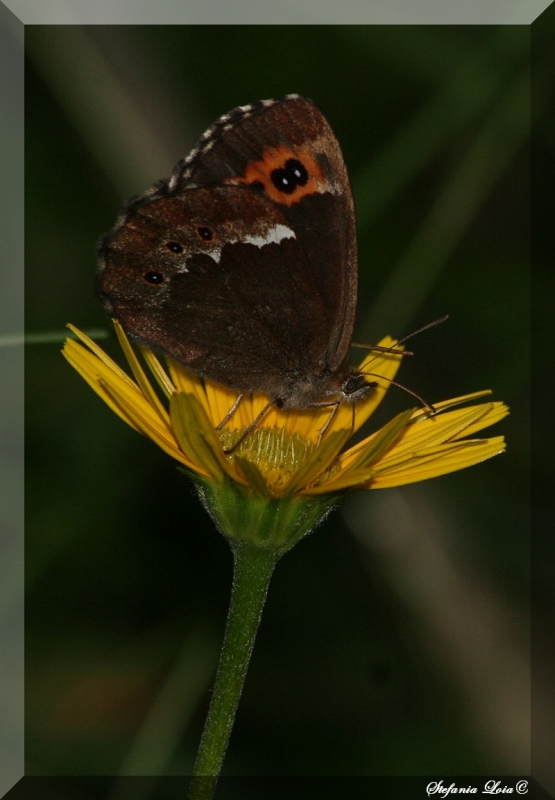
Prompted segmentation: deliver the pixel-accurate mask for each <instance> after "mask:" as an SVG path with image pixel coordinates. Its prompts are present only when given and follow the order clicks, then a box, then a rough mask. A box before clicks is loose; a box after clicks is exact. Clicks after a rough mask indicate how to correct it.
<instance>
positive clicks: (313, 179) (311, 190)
mask: <svg viewBox="0 0 555 800" xmlns="http://www.w3.org/2000/svg"><path fill="white" fill-rule="evenodd" d="M289 159H296V160H297V161H300V162H301V164H302V165H303V167H304V168H305V169H306V171H307V173H308V180H307V182H306V183H305V184H304V186H301V185H298V186H296V187H295V189H294V191H293V192H291V193H287V192H284V191H282V190H281V189H279V188H278V187H277V186H276V185H275V184H274V183H273V181H272V172H273V171H274V170H276V169H282V168H283V167H285V165H286V163H287V161H288V160H289ZM226 183H261V184H262V185H263V186H264V191H265V193H266V195H267V196H268V197H269V198H270V199H271V200H273V201H274V202H275V203H281V205H285V206H292V205H294V204H295V203H298V202H299V200H301V199H302V198H303V197H304V196H305V195H307V194H320V193H323V192H326V191H329V185H328V182H327V180H326V178H325V177H324V175H323V173H322V170H321V168H320V166H319V164H318V162H317V161H316V159H315V158H314V155H313V154H312V153H311V152H310V150H308V149H306V148H302V147H299V148H295V149H294V150H293V149H291V148H290V147H287V146H286V145H281V146H280V147H269V148H268V149H267V150H265V151H264V154H263V157H262V158H261V159H260V161H251V162H249V163H248V164H247V168H246V170H245V174H244V175H242V176H240V177H239V176H237V177H233V178H228V179H227V181H226Z"/></svg>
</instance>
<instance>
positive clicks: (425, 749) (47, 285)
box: [26, 26, 547, 775]
mask: <svg viewBox="0 0 555 800" xmlns="http://www.w3.org/2000/svg"><path fill="white" fill-rule="evenodd" d="M77 37H78V38H77ZM530 38H531V37H530V29H529V28H527V27H518V26H513V27H510V26H509V27H479V26H475V27H440V26H438V27H403V26H399V27H350V26H345V27H326V26H321V27H314V26H306V27H296V26H293V27H285V26H283V27H217V26H216V27H195V26H191V27H177V26H172V27H165V26H159V27H124V26H122V27H101V26H98V27H87V28H77V29H76V28H71V27H67V28H60V27H28V28H27V29H26V40H27V52H28V66H27V101H26V102H27V105H26V125H27V139H26V159H27V162H26V201H27V240H26V253H27V272H26V276H27V278H26V280H27V330H28V333H33V334H50V333H53V334H56V333H57V332H61V331H62V330H63V327H64V325H65V323H66V322H72V323H74V324H76V325H77V326H79V327H81V328H85V329H89V328H95V329H98V328H104V329H105V330H108V326H107V322H106V318H105V315H104V312H103V310H102V308H101V305H100V303H99V302H98V300H97V299H96V298H95V296H94V292H93V288H92V283H93V275H94V271H95V244H96V241H97V240H98V238H99V236H100V235H101V234H102V233H103V232H105V231H106V230H107V229H108V228H110V227H111V226H112V225H113V223H114V221H115V218H116V215H117V212H118V208H119V206H120V204H121V202H122V201H123V200H124V199H125V198H126V197H127V196H129V195H130V194H133V193H136V192H140V191H143V190H144V189H146V188H147V186H148V185H149V184H150V183H152V182H154V180H156V179H157V178H160V177H166V176H167V175H168V174H169V173H170V171H171V169H172V167H173V165H174V163H175V162H176V161H177V160H178V159H179V158H181V157H182V156H183V155H185V154H186V152H187V151H188V150H189V148H190V147H192V146H193V144H194V143H195V140H196V138H197V137H198V136H199V135H200V134H201V133H202V131H203V130H204V128H205V127H207V126H208V125H209V124H210V123H211V122H212V121H213V120H214V119H215V118H216V117H217V116H219V115H220V114H222V113H224V112H226V111H228V110H229V109H231V108H232V107H233V106H235V105H237V104H243V103H248V102H252V101H254V100H257V99H261V98H265V97H272V96H276V95H281V94H284V93H288V92H299V93H302V94H305V95H307V96H309V97H311V98H312V99H313V100H314V101H315V102H316V103H317V104H318V105H319V106H320V108H321V109H322V111H323V112H324V113H325V115H326V116H327V117H328V119H329V121H330V123H331V125H332V127H333V128H334V130H335V132H336V135H337V137H338V139H339V141H340V143H341V146H342V149H343V152H344V156H345V160H346V163H347V166H348V169H349V172H350V175H351V178H352V183H353V189H354V194H355V203H356V205H357V209H358V225H359V252H360V288H359V316H358V325H357V330H356V333H355V336H356V338H357V339H358V340H364V341H368V342H373V341H376V340H377V339H379V338H380V337H381V336H383V335H385V334H392V335H395V336H400V335H404V334H406V333H408V332H410V331H411V330H413V329H415V328H417V327H419V326H421V325H423V324H425V323H427V322H430V321H431V320H433V319H436V318H438V317H440V316H442V315H443V314H445V313H448V314H449V315H450V320H449V321H448V322H447V323H446V324H444V325H442V326H441V327H439V328H436V329H434V330H432V331H429V332H427V333H425V334H422V335H421V336H420V337H418V338H417V339H415V340H414V342H413V347H414V349H415V350H416V353H417V355H416V356H415V358H413V359H411V361H410V362H407V363H406V364H405V365H404V367H403V369H402V371H401V373H400V380H401V381H402V382H403V383H404V384H406V386H408V387H410V388H411V389H413V390H414V391H417V392H419V393H420V394H422V395H423V396H424V397H425V398H426V399H427V400H428V401H430V402H434V401H438V400H442V399H446V398H448V397H454V396H457V395H460V394H464V393H467V392H471V391H475V390H479V389H492V390H493V391H494V397H495V398H496V399H503V400H505V401H506V402H507V403H508V404H509V405H510V407H511V416H510V417H509V418H508V419H506V420H504V421H503V422H502V423H501V424H500V425H499V426H497V429H495V430H493V429H492V434H499V433H503V434H505V435H506V437H507V440H508V450H507V453H506V454H505V455H504V456H501V457H498V458H496V459H494V460H492V461H490V462H488V463H485V464H482V465H479V466H476V467H473V468H472V469H469V470H467V471H464V472H461V473H458V474H455V475H451V476H446V477H443V478H440V479H437V480H436V481H432V482H428V483H425V484H421V485H418V486H411V487H406V488H403V489H400V490H387V491H384V492H376V493H368V494H367V495H366V496H365V497H364V498H363V504H362V506H361V502H362V501H361V500H360V498H357V499H355V500H354V501H353V502H348V503H347V504H346V507H345V508H346V513H345V516H344V515H343V514H342V512H341V511H336V512H334V514H333V515H332V516H331V517H330V519H329V520H328V522H327V523H326V524H325V526H324V527H322V528H321V529H320V530H319V531H318V532H316V533H315V534H314V535H313V536H310V537H308V538H307V539H306V540H305V541H303V542H301V543H300V544H299V545H298V546H297V548H296V549H295V550H293V551H292V552H291V553H290V554H289V555H287V557H286V558H285V559H284V561H283V562H282V563H281V564H280V565H279V566H278V569H277V572H276V574H275V578H274V582H273V585H272V587H271V590H270V595H269V600H268V604H267V608H266V611H265V615H264V618H263V623H262V627H261V630H260V635H259V640H258V643H257V647H256V649H255V653H254V657H253V661H252V665H251V670H250V673H249V676H248V679H247V684H246V689H245V694H244V697H243V701H242V704H241V708H240V711H239V716H238V719H237V724H236V728H235V731H234V733H233V736H232V741H231V745H230V749H229V752H228V758H227V761H226V767H225V769H226V772H227V773H228V774H231V775H233V774H237V775H248V774H260V775H272V774H274V775H299V774H304V775H313V774H316V775H321V774H332V775H346V774H351V775H368V774H370V775H380V774H382V775H383V774H385V775H389V774H390V775H410V774H414V775H426V774H442V773H443V774H456V773H459V774H464V773H466V774H482V773H488V772H491V771H499V772H505V773H510V772H511V770H512V769H514V770H515V771H525V770H526V759H525V756H524V754H523V755H522V760H521V761H519V763H516V762H513V763H508V761H507V755H506V753H505V751H503V748H502V747H501V746H499V747H498V746H497V745H499V742H498V741H497V740H496V734H495V733H494V734H492V735H489V734H488V733H487V732H486V731H487V730H489V723H490V722H491V720H490V718H489V715H491V713H492V712H491V709H490V708H488V707H487V704H484V708H483V710H482V712H480V707H479V705H478V708H476V707H475V705H473V703H474V702H475V694H473V692H474V690H475V689H476V686H477V685H478V686H479V685H480V675H478V676H476V674H474V673H473V672H468V673H467V672H466V671H465V670H466V667H465V658H462V659H458V657H457V655H456V651H455V650H454V649H453V650H450V649H449V646H448V644H446V640H445V639H444V638H438V639H437V640H436V639H434V635H435V634H434V628H433V619H434V618H435V611H434V612H433V613H432V611H431V609H433V608H434V607H433V602H434V601H433V597H432V599H431V600H430V587H437V586H440V587H441V585H442V584H441V581H440V580H439V577H441V576H439V575H438V570H439V571H440V572H441V571H443V569H444V566H445V564H447V565H448V566H449V570H451V571H449V570H448V571H447V572H446V573H445V575H444V580H445V581H446V584H447V585H446V586H445V587H444V588H445V593H444V594H442V593H439V594H438V598H437V604H438V608H437V609H436V610H437V611H438V613H439V612H442V613H444V614H445V615H446V617H445V619H446V623H445V625H446V629H447V630H452V631H454V632H455V634H454V636H453V641H454V642H457V641H459V642H460V643H461V645H460V646H461V652H462V653H466V654H468V648H470V649H472V648H473V647H476V648H479V644H478V636H477V635H476V630H477V629H478V628H479V627H480V625H481V624H482V623H483V624H484V636H485V637H486V638H485V642H486V652H487V641H488V633H489V634H491V630H494V631H498V630H500V629H501V630H503V631H504V632H505V634H506V640H507V643H508V644H507V648H508V649H507V659H509V661H510V659H511V658H514V659H515V665H518V664H519V663H520V661H519V659H521V658H523V659H524V661H526V619H527V597H528V569H529V524H528V489H529V486H528V460H527V459H528V449H527V448H528V384H529V375H528V368H529V365H528V353H529V340H528V336H529V330H528V323H529V286H528V281H529V257H530V254H529V215H530V208H529V155H530V153H529V148H530V145H529V132H530V119H529V113H530V92H529V66H530ZM99 87H100V95H101V96H102V94H103V93H105V97H106V99H105V102H100V103H98V102H97V101H96V100H95V96H96V95H95V91H98V89H99ZM93 90H94V91H93ZM116 90H117V93H116ZM114 96H115V97H117V98H119V100H117V101H116V102H115V104H114V103H113V100H112V99H113V97H114ZM129 107H132V108H134V109H135V110H138V111H139V112H140V113H142V114H143V115H144V120H145V121H146V123H147V124H148V126H150V135H151V136H152V137H153V138H152V139H151V138H148V137H147V136H146V135H145V134H144V131H143V130H142V129H139V128H137V126H136V125H135V124H134V122H133V118H132V117H130V116H129V113H128V108H129ZM153 141H155V142H156V144H157V145H158V147H159V150H160V152H161V153H162V154H163V156H162V157H159V156H158V155H157V156H156V157H155V156H154V149H153V145H152V142H153ZM137 154H138V155H137ZM110 164H112V165H113V166H112V167H110ZM43 339H44V337H43ZM105 344H106V348H107V349H109V351H110V352H111V353H114V354H116V353H117V349H116V348H115V347H114V345H113V342H112V341H111V340H110V341H106V342H105ZM60 345H61V336H60V338H59V339H58V341H55V342H54V343H52V342H48V341H43V342H42V343H40V344H33V345H29V347H28V351H27V410H26V414H27V463H28V483H27V508H28V516H27V518H28V539H27V758H28V772H29V774H54V775H72V774H76V775H78V774H81V775H102V774H104V775H108V774H117V772H118V770H120V769H122V765H123V764H124V763H125V759H126V758H129V757H130V756H129V754H130V752H135V754H137V752H138V751H137V750H135V751H133V750H132V749H131V748H133V747H135V748H137V747H138V744H137V739H136V737H137V735H138V732H139V730H140V729H141V725H142V724H144V721H145V719H146V716H147V714H148V713H149V710H150V711H151V710H152V708H153V703H156V702H157V701H158V702H159V701H160V693H163V697H165V698H166V704H165V705H164V706H163V711H162V712H160V713H161V717H160V719H159V721H158V722H156V724H154V730H155V731H158V732H159V735H154V736H153V737H152V739H147V741H146V744H145V750H144V754H143V756H141V758H140V759H139V761H140V763H141V764H142V765H143V767H144V769H146V770H147V772H148V771H149V769H150V768H151V765H154V764H157V765H158V768H159V769H161V770H162V772H163V773H164V774H169V775H172V774H183V773H187V772H188V771H189V770H190V768H191V764H192V760H193V758H194V753H195V749H196V746H197V743H198V737H199V735H200V730H201V726H202V720H203V715H204V711H205V707H206V703H207V700H208V696H209V694H208V693H209V689H210V685H211V680H212V673H213V669H214V664H215V658H216V655H217V648H218V643H219V641H220V639H221V634H222V628H223V624H224V620H225V614H226V607H227V599H228V594H229V587H230V579H231V556H230V553H229V550H228V547H227V544H226V543H225V541H224V540H223V539H222V538H221V537H220V536H219V534H218V533H216V532H215V530H214V529H213V526H212V524H211V523H210V521H209V519H208V518H207V516H206V515H205V513H204V512H203V511H202V509H201V508H200V505H199V503H198V502H197V500H196V498H195V496H194V494H193V491H192V487H191V485H190V484H189V483H188V482H187V481H186V480H185V479H184V478H183V477H182V476H181V475H180V474H179V473H178V472H177V470H176V465H175V464H174V463H172V462H171V461H170V459H169V458H168V457H166V456H165V455H164V454H163V453H161V452H158V451H157V449H156V447H155V446H154V445H153V444H151V443H150V442H148V441H147V440H145V439H142V438H141V437H140V436H138V435H137V434H136V433H134V432H133V431H132V430H131V429H129V428H126V427H125V426H124V424H123V423H122V422H121V421H120V420H119V419H117V418H116V417H115V416H114V415H113V414H112V413H111V412H110V411H109V410H108V409H107V408H106V407H105V406H104V405H103V404H102V403H101V402H100V400H98V398H97V397H96V396H95V395H94V394H93V393H92V392H91V391H90V389H88V387H87V386H86V385H85V383H84V382H83V381H82V380H81V379H80V378H79V377H78V376H77V374H76V373H74V372H73V371H72V370H71V369H70V367H69V366H68V365H67V364H66V362H65V361H64V360H63V359H62V357H61V356H60V353H59V350H60ZM358 357H359V354H357V353H354V354H353V359H354V360H355V361H356V359H357V358H358ZM384 405H385V408H384V409H383V415H385V416H380V419H384V418H388V417H389V416H391V415H392V414H393V413H395V412H396V411H397V410H398V409H399V408H402V407H406V406H407V405H412V400H411V399H410V398H409V397H408V396H407V395H405V394H404V393H402V392H401V391H399V390H395V389H393V390H392V391H391V392H390V395H389V397H388V399H387V400H386V403H385V404H384ZM486 435H487V432H486ZM355 514H358V515H362V517H363V518H364V519H366V520H367V523H368V526H369V528H370V531H371V533H370V535H369V538H368V539H364V538H361V537H360V536H358V537H356V536H354V535H353V534H352V533H351V532H350V530H349V528H348V526H347V524H346V521H348V520H350V519H352V518H353V515H355ZM395 519H397V520H398V522H397V523H395V522H392V521H391V520H395ZM407 520H409V522H407ZM382 526H383V527H382ZM407 526H408V527H407ZM377 528H378V529H377ZM409 528H410V532H407V531H408V529H409ZM420 537H422V542H423V544H422V546H420V544H419V540H420ZM430 542H431V543H432V544H431V545H430ZM389 543H391V544H389ZM426 543H427V544H426ZM427 547H431V548H432V550H431V551H430V552H437V553H442V554H444V557H445V559H446V560H445V562H443V564H444V566H443V567H442V566H438V562H437V561H433V560H430V563H429V565H422V563H421V558H420V559H419V556H421V554H422V552H428V551H427V550H426V548H427ZM434 548H435V549H434ZM541 578H542V576H541V575H540V582H541ZM545 580H547V573H546V575H545ZM458 581H460V582H461V583H460V587H462V588H461V590H460V591H459V588H458V587H459V584H458ZM433 591H435V589H433V590H432V594H433ZM446 598H447V601H446ZM449 598H451V601H450V600H449ZM477 598H478V599H477ZM430 602H431V603H432V605H431V606H430V605H429V603H430ZM446 602H447V607H444V606H445V603H446ZM450 602H452V604H453V605H452V607H451V606H450ZM481 603H482V605H481ZM488 603H491V608H493V609H494V610H495V614H493V619H490V617H489V616H488V613H486V612H487V609H490V610H491V608H490V605H488ZM480 609H482V610H483V611H484V614H483V615H482V614H481V613H480ZM449 615H451V619H450V616H449ZM490 623H491V624H492V625H493V628H492V629H491V630H490V629H488V625H489V624H490ZM428 626H431V627H428ZM496 626H497V627H496ZM459 629H460V630H459ZM459 633H460V635H459ZM465 642H468V643H469V644H468V645H466V644H464V643H465ZM471 655H472V654H471ZM179 659H181V660H179ZM471 660H472V659H471ZM479 662H480V659H479V653H478V652H477V653H476V663H479ZM176 664H177V666H176ZM516 668H517V666H515V669H516ZM498 680H499V681H501V682H502V681H503V680H505V677H504V675H503V674H501V675H499V676H498ZM512 691H513V685H512V684H511V683H510V682H509V683H508V684H507V692H508V693H510V692H512ZM164 693H165V694H164ZM473 698H474V700H473ZM523 702H524V703H526V697H523ZM481 714H482V716H481ZM498 727H499V726H498ZM501 727H502V726H501ZM167 728H170V729H172V730H174V731H180V732H179V734H175V736H174V737H173V738H172V737H169V738H168V740H167V741H166V740H165V739H164V738H163V737H162V734H161V732H162V731H163V730H166V729H167ZM493 728H494V730H497V729H498V728H496V726H495V724H494V725H493ZM523 736H524V737H525V734H523ZM141 752H142V751H141ZM127 763H128V764H129V763H130V762H127Z"/></svg>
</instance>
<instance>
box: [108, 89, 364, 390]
mask: <svg viewBox="0 0 555 800" xmlns="http://www.w3.org/2000/svg"><path fill="white" fill-rule="evenodd" d="M98 285H99V290H100V293H101V295H102V296H103V298H104V299H105V302H106V305H107V307H108V310H109V312H110V313H111V314H113V315H114V316H116V317H118V318H119V319H120V321H121V323H122V325H123V327H124V328H125V329H126V330H127V332H128V333H129V334H130V335H132V336H134V337H135V338H137V339H138V340H139V341H141V342H144V343H146V344H148V345H150V346H153V347H155V348H159V349H161V350H162V351H164V352H166V353H169V354H170V355H172V356H173V357H174V358H176V359H177V360H179V361H181V362H183V363H184V364H185V365H187V366H189V367H191V368H192V369H194V370H195V371H197V372H198V373H199V374H202V375H205V376H207V377H209V378H211V379H213V380H215V381H218V382H220V383H223V384H225V385H228V386H231V387H233V388H237V389H239V390H241V391H264V392H266V393H268V394H270V395H271V396H276V397H281V396H284V395H287V393H288V391H290V386H291V385H293V384H294V383H295V382H296V381H298V380H299V379H300V378H301V377H303V376H307V375H312V374H315V373H317V372H318V371H322V370H327V371H330V372H333V371H335V370H336V369H337V368H338V367H339V366H340V365H341V364H342V362H343V361H344V358H345V355H346V351H347V349H348V346H349V343H350V338H351V334H352V328H353V322H354V313H355V304H356V237H355V223H354V212H353V204H352V197H351V191H350V187H349V182H348V178H347V174H346V170H345V166H344V163H343V159H342V156H341V152H340V150H339V145H338V144H337V141H336V139H335V137H334V135H333V133H332V131H331V129H330V127H329V125H328V124H327V122H326V121H325V119H324V117H323V116H322V114H321V113H320V112H319V111H318V109H317V108H316V107H315V106H314V105H313V104H312V103H311V102H310V101H308V100H306V99H304V98H300V97H297V96H290V97H288V98H285V99H283V100H280V101H264V102H261V103H257V104H254V105H252V106H247V107H241V108H239V109H235V110H234V111H233V112H231V113H230V114H227V115H225V116H224V117H222V118H221V119H220V120H218V122H217V123H216V124H215V125H214V126H213V127H212V128H211V129H209V130H208V131H207V132H206V133H205V134H204V136H203V137H202V139H201V140H200V142H199V145H198V146H197V148H195V149H194V150H193V151H192V153H191V154H190V156H189V157H188V158H187V159H186V160H185V161H183V162H181V163H180V164H179V165H178V166H177V168H176V170H175V171H174V173H173V175H172V176H171V178H170V179H169V180H168V181H167V182H163V183H161V184H159V185H158V186H157V187H154V188H153V189H152V190H151V191H150V192H149V193H147V194H146V195H145V196H143V197H141V198H138V199H137V200H134V201H131V202H130V203H129V204H128V206H127V208H126V209H125V211H124V213H123V215H122V217H121V218H120V221H119V223H118V225H116V228H115V229H114V231H112V233H110V234H109V235H108V236H107V237H105V239H104V242H103V244H102V246H101V265H100V269H99V273H98Z"/></svg>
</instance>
